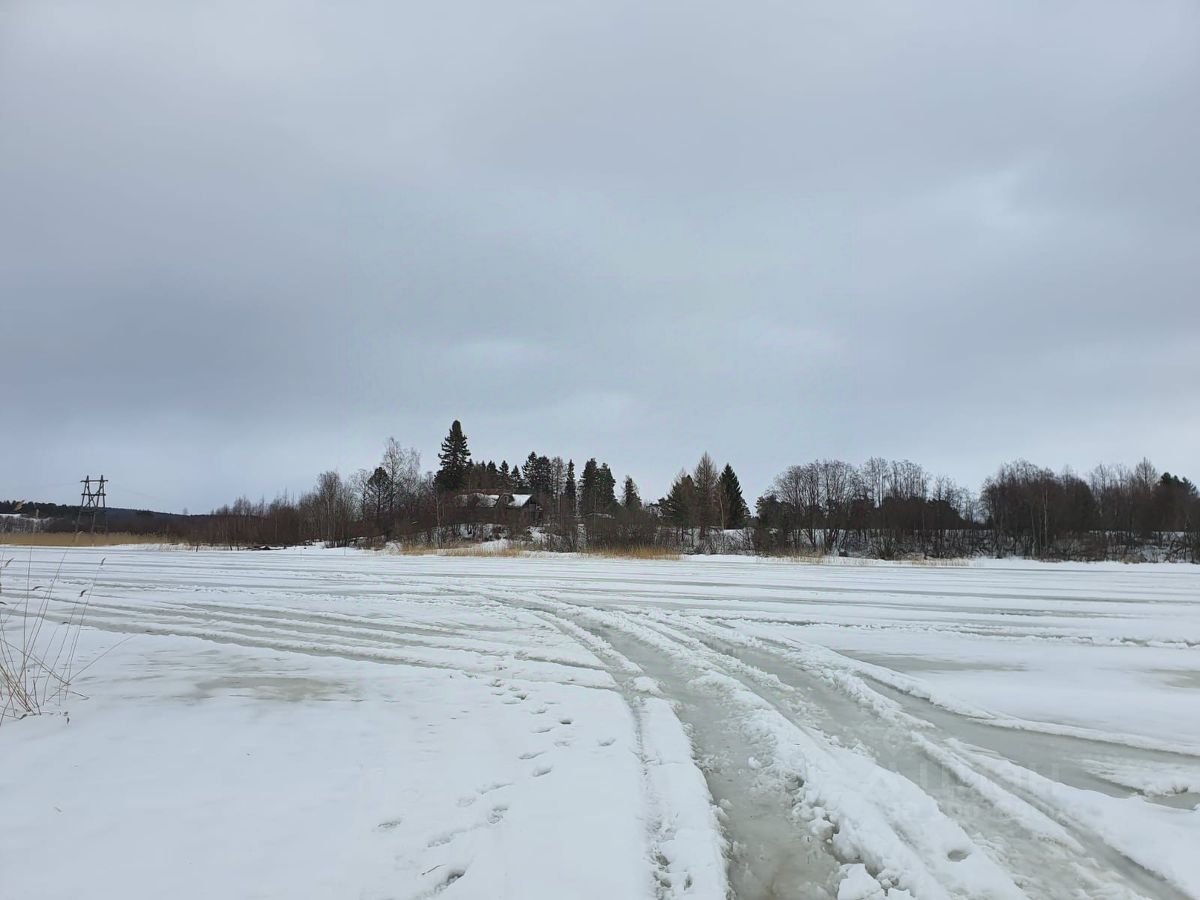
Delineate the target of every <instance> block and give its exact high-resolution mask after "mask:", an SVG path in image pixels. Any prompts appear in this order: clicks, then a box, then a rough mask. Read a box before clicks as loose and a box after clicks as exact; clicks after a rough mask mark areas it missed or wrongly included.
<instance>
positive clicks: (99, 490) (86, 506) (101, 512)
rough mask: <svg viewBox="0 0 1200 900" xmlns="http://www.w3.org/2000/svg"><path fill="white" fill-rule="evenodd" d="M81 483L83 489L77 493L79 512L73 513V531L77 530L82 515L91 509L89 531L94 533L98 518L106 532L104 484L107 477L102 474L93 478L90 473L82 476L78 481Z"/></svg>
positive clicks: (105, 493) (106, 509)
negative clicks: (96, 478) (97, 477)
mask: <svg viewBox="0 0 1200 900" xmlns="http://www.w3.org/2000/svg"><path fill="white" fill-rule="evenodd" d="M79 483H80V484H82V485H83V490H82V491H81V492H80V495H79V512H78V513H76V515H75V531H76V533H78V532H79V525H80V523H81V522H82V521H83V517H84V515H86V513H87V511H88V510H91V511H92V525H91V533H92V534H95V533H96V521H97V519H99V521H100V525H101V527H102V528H103V529H104V533H105V534H107V533H108V506H107V496H108V495H107V492H106V491H105V487H104V486H105V485H106V484H108V479H107V478H105V477H104V476H103V475H101V476H100V478H99V480H94V479H93V478H92V476H91V475H86V476H84V477H83V478H82V479H81V480H80V482H79Z"/></svg>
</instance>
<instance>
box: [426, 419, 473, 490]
mask: <svg viewBox="0 0 1200 900" xmlns="http://www.w3.org/2000/svg"><path fill="white" fill-rule="evenodd" d="M438 461H439V462H440V463H441V468H439V469H438V473H437V476H436V477H435V478H434V484H436V485H437V488H438V490H440V491H442V492H443V493H445V492H447V491H457V490H459V489H461V488H462V486H463V484H464V483H465V481H466V479H467V474H468V473H469V472H470V467H471V451H470V449H469V448H468V447H467V436H466V435H465V434H463V430H462V423H461V422H459V421H458V419H455V420H454V421H453V422H452V423H451V425H450V433H449V434H448V435H446V438H445V440H443V441H442V449H441V452H440V453H438Z"/></svg>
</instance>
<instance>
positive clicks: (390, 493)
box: [0, 421, 1200, 563]
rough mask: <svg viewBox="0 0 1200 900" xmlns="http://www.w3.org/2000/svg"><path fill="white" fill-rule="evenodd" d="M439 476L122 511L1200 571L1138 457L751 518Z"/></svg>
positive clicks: (396, 452)
mask: <svg viewBox="0 0 1200 900" xmlns="http://www.w3.org/2000/svg"><path fill="white" fill-rule="evenodd" d="M438 463H439V465H438V469H437V471H436V472H422V471H421V459H420V454H419V453H418V452H417V451H416V450H414V449H411V448H406V447H403V446H402V445H401V444H400V443H399V442H397V441H396V440H395V439H394V438H392V439H389V440H388V442H387V444H386V446H385V448H384V452H383V455H382V458H381V460H380V462H379V464H378V465H377V466H376V467H375V468H374V469H373V470H372V469H360V470H359V471H357V472H355V473H354V474H353V475H351V476H350V477H348V478H346V477H343V476H342V475H340V474H339V473H338V472H335V471H328V472H323V473H322V474H321V475H320V476H319V477H318V478H317V483H316V485H315V486H314V488H313V489H312V490H311V491H309V492H307V493H304V494H302V495H301V496H299V497H290V496H281V497H277V498H276V499H274V500H271V501H267V500H259V501H251V500H249V499H247V498H244V497H243V498H240V499H238V500H236V501H235V502H233V503H232V504H229V505H227V506H222V507H220V508H219V509H216V510H214V511H213V512H212V513H209V514H206V515H192V516H187V515H173V514H162V513H149V512H147V511H144V510H143V511H136V512H137V517H138V518H140V521H141V522H142V523H143V525H147V526H148V530H149V531H151V532H152V533H156V534H162V535H163V536H164V538H168V539H171V540H176V541H180V542H184V543H187V544H190V545H192V546H196V547H200V546H219V547H230V548H239V547H282V546H290V545H297V544H304V543H310V542H314V541H321V542H326V543H331V544H335V545H349V544H354V545H358V546H363V547H374V548H384V547H393V548H394V547H400V548H402V549H412V550H422V549H429V548H438V547H447V546H462V545H464V544H465V545H470V544H471V543H478V542H482V541H487V540H493V539H498V538H504V539H507V540H508V541H509V545H510V546H512V547H525V548H528V549H538V550H547V551H580V550H588V551H592V552H631V553H633V554H634V555H637V553H638V551H639V550H641V551H645V552H644V554H643V555H653V551H665V552H669V551H675V552H681V553H756V554H762V555H780V556H808V557H814V556H816V557H819V556H823V555H833V554H836V555H843V556H858V557H871V558H878V559H904V558H925V559H958V558H964V557H971V556H982V555H988V556H996V557H1004V556H1014V555H1015V556H1024V557H1029V558H1035V559H1047V560H1123V561H1130V562H1135V561H1146V560H1163V561H1180V562H1193V563H1194V562H1198V561H1200V494H1198V492H1197V489H1196V486H1195V484H1193V482H1191V481H1190V480H1189V479H1187V478H1182V477H1178V476H1176V475H1173V474H1171V473H1169V472H1162V473H1160V472H1158V471H1157V470H1156V469H1155V467H1154V466H1153V465H1152V464H1151V463H1150V461H1149V460H1142V461H1141V462H1140V463H1138V464H1137V465H1135V466H1133V467H1132V468H1127V467H1125V466H1121V465H1099V466H1097V467H1096V468H1094V469H1093V470H1092V471H1091V472H1089V473H1088V474H1087V475H1086V476H1082V477H1081V476H1079V475H1076V474H1074V473H1073V472H1071V471H1070V470H1065V471H1063V472H1058V473H1055V472H1053V471H1051V470H1050V469H1046V468H1042V467H1039V466H1036V465H1033V464H1032V463H1029V462H1026V461H1024V460H1019V461H1017V462H1010V463H1005V464H1003V465H1002V466H1000V468H999V469H998V470H997V472H996V473H995V474H994V475H992V476H991V477H990V478H988V479H987V480H986V481H985V482H984V484H983V485H982V487H981V489H980V491H979V493H978V494H975V493H973V492H972V491H970V490H969V489H967V488H965V487H963V486H961V485H958V484H956V483H955V482H954V481H952V480H951V479H949V478H945V477H941V476H934V475H932V474H931V473H929V472H927V471H926V470H925V469H924V468H922V467H921V466H920V465H918V464H916V463H913V462H909V461H907V460H903V461H890V460H885V459H881V458H878V457H873V458H871V459H868V460H867V461H866V462H865V463H863V464H862V465H860V466H854V465H851V464H849V463H846V462H842V461H840V460H828V459H826V460H817V461H814V462H810V463H807V464H803V465H793V466H789V467H787V468H786V469H784V470H783V471H782V472H781V473H780V474H779V475H778V476H776V478H775V479H774V481H773V482H772V484H771V487H770V488H769V489H768V490H767V492H766V493H764V494H763V496H761V497H759V498H758V500H757V501H756V503H755V507H754V510H753V512H751V510H750V509H749V507H748V505H747V503H746V501H745V499H744V497H743V495H742V489H741V485H740V483H739V481H738V477H737V475H736V473H735V472H734V470H733V467H732V466H730V465H729V464H725V465H724V466H723V467H719V466H718V465H717V464H716V463H715V462H714V461H713V460H712V458H711V457H710V456H709V455H708V454H707V453H705V454H703V455H702V456H701V458H700V460H699V462H697V463H696V465H695V466H694V467H693V468H692V469H691V470H690V471H688V470H684V471H681V472H680V473H679V474H678V475H677V476H676V478H675V480H674V482H673V483H672V485H671V488H670V490H669V491H668V493H667V495H666V496H665V497H662V498H660V499H659V500H657V501H654V502H650V503H644V502H643V501H642V498H641V496H640V494H639V491H638V487H637V485H636V483H635V482H634V480H633V478H632V477H628V476H627V477H625V478H624V479H623V481H622V482H621V483H620V486H619V487H618V483H617V480H616V478H615V477H614V475H613V473H612V471H611V469H610V468H609V466H608V465H607V464H605V463H602V462H597V460H596V459H595V458H592V459H588V460H587V461H586V462H585V463H584V465H583V467H582V470H581V471H580V472H579V473H578V474H577V473H576V469H575V463H574V460H563V458H562V457H560V456H555V457H549V456H546V455H541V454H538V453H536V452H531V453H530V454H529V456H528V457H526V459H525V460H524V461H523V462H521V463H516V464H513V465H512V466H511V467H510V465H509V463H508V462H507V461H501V462H500V463H499V464H496V463H495V462H494V461H491V460H485V461H478V460H473V459H472V455H471V451H470V448H469V446H468V441H467V436H466V434H465V433H464V432H463V429H462V426H461V424H460V423H459V422H458V421H455V422H454V423H453V425H452V426H451V428H450V431H449V433H448V434H447V436H446V438H445V440H443V441H442V445H441V450H440V452H439V453H438ZM43 507H45V508H49V509H50V512H49V513H46V512H43V513H42V515H43V516H44V517H45V522H44V523H43V524H44V527H45V529H46V530H50V531H55V530H57V531H67V530H71V529H72V528H73V527H74V512H75V510H74V509H73V508H68V507H61V508H55V507H54V506H53V504H44V505H43ZM0 512H8V513H12V512H19V513H21V514H22V515H30V505H29V504H25V505H22V504H20V503H15V502H9V503H0ZM124 512H134V511H129V510H126V511H124ZM0 521H3V520H0ZM10 527H11V521H10ZM144 530H146V529H144Z"/></svg>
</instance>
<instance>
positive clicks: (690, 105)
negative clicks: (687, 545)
mask: <svg viewBox="0 0 1200 900" xmlns="http://www.w3.org/2000/svg"><path fill="white" fill-rule="evenodd" d="M1198 26H1200V12H1198V11H1197V8H1196V7H1195V5H1194V4H1191V3H1186V2H1164V3H1157V4H1154V5H1153V6H1150V7H1147V6H1146V5H1145V4H1138V3H1133V2H1100V3H1094V4H1087V5H1086V6H1085V5H1080V4H1058V5H1053V6H1049V5H1046V4H1041V3H1033V2H1015V3H1005V4H995V3H982V2H967V3H962V4H954V5H951V6H946V5H935V4H923V3H920V4H910V5H908V6H905V7H898V6H896V5H895V4H889V3H883V2H878V3H873V2H869V3H863V4H853V5H845V4H842V5H829V4H812V3H799V4H795V3H792V4H783V3H773V2H761V3H752V4H742V5H740V6H739V7H738V8H737V9H736V10H734V9H733V8H731V7H730V8H723V7H719V6H715V5H703V4H702V5H696V4H694V3H692V4H684V3H667V4H640V3H632V2H629V3H611V4H588V3H578V2H567V3H561V4H553V5H549V6H548V5H545V4H533V3H513V4H501V5H497V4H487V3H473V4H472V3H468V4H450V5H447V4H440V5H439V4H434V5H432V6H431V5H428V4H425V5H418V4H394V3H383V2H364V3H359V4H353V5H350V6H346V5H337V6H333V5H327V4H301V5H299V6H297V5H296V4H284V3H275V2H269V3H268V2H256V3H252V4H245V3H216V4H205V5H204V6H201V7H196V6H189V5H186V4H176V3H150V2H142V0H122V2H117V0H113V2H102V3H62V2H37V3H34V2H16V3H12V4H9V5H7V6H6V7H5V8H4V10H3V11H0V122H2V123H4V124H3V127H2V128H0V196H2V197H3V198H4V202H3V203H2V204H0V304H2V308H3V315H2V318H0V328H2V329H3V336H4V339H5V340H4V346H5V351H4V352H5V372H6V375H5V378H4V391H3V394H4V398H5V401H6V403H5V419H6V424H9V426H10V429H11V428H12V427H14V426H15V427H16V428H17V429H19V431H20V433H22V434H32V435H37V436H38V438H37V440H36V441H24V440H23V441H13V440H11V439H9V440H5V441H3V442H0V495H3V496H9V495H12V496H17V495H31V494H32V495H39V496H40V495H42V494H45V493H46V490H45V488H46V486H47V485H56V484H67V485H69V484H71V483H72V482H73V480H74V479H75V478H77V477H79V476H80V475H81V474H83V473H84V472H86V471H88V470H95V469H96V468H97V467H104V468H105V469H106V471H107V472H108V474H110V475H111V476H112V477H113V478H114V492H116V493H119V490H120V488H122V487H124V488H127V489H128V490H129V491H131V492H134V491H136V492H140V493H141V495H142V496H145V497H154V498H157V499H156V500H154V504H158V505H164V504H165V505H168V506H170V507H173V508H178V507H180V506H184V505H187V506H189V507H191V508H193V509H197V508H205V507H207V506H211V505H213V504H215V503H218V502H221V501H224V500H225V499H228V498H229V497H230V496H232V495H233V494H236V493H240V492H250V493H254V494H257V493H259V492H266V493H268V494H269V493H272V492H274V491H275V490H279V489H282V488H289V489H292V490H297V489H300V488H302V487H303V486H305V484H306V483H307V482H308V481H309V480H310V479H311V478H312V476H313V475H315V473H316V472H317V471H318V470H320V469H322V468H326V467H329V466H340V467H341V468H342V469H343V470H344V471H348V470H350V469H353V468H357V467H358V466H364V465H369V464H371V463H372V462H374V460H375V457H376V455H377V454H378V451H379V449H380V447H381V445H382V442H383V440H384V438H385V437H386V436H387V435H389V434H395V435H396V436H397V437H398V438H399V439H400V440H402V441H403V442H405V443H411V444H415V445H417V446H418V447H420V448H421V449H422V450H423V451H424V453H425V457H426V461H427V462H431V461H432V454H433V452H434V450H435V449H436V446H437V441H438V440H439V439H440V437H441V434H442V432H443V431H444V430H445V428H446V426H447V425H448V423H449V420H450V419H451V418H454V417H458V418H461V419H463V421H464V424H465V426H466V428H467V431H468V434H469V435H470V437H471V439H472V443H473V445H474V447H475V449H476V452H477V453H481V454H484V455H487V456H494V457H496V458H501V457H507V458H508V459H510V460H512V459H514V458H519V457H523V456H524V455H525V454H526V453H528V451H529V450H530V449H533V448H537V449H538V450H540V451H544V452H550V453H562V454H563V455H570V456H574V457H575V458H576V459H577V460H580V459H581V458H586V456H590V455H598V456H600V457H602V458H606V459H608V460H609V461H610V462H611V463H612V464H613V466H614V468H615V469H616V470H617V471H618V473H624V472H625V471H629V472H631V473H632V474H633V475H634V476H635V478H637V479H638V480H639V482H641V483H642V484H643V488H644V493H645V494H646V495H648V496H652V495H657V494H658V493H659V492H661V491H662V490H663V489H664V488H665V485H666V482H667V480H668V479H669V477H670V476H671V474H672V473H673V472H674V471H675V470H677V469H678V468H679V467H680V466H681V465H684V464H688V463H691V462H693V461H694V458H695V457H696V456H697V455H698V454H699V452H700V451H701V450H703V449H708V450H710V451H711V452H713V454H714V455H715V456H716V457H718V458H719V459H720V460H722V461H723V460H724V459H726V458H728V459H730V460H731V461H732V462H733V463H734V465H735V466H736V467H738V469H739V472H740V473H741V474H742V480H743V483H744V484H745V485H746V487H747V489H748V490H749V491H751V492H754V491H758V490H760V489H761V488H763V487H764V486H765V484H766V482H767V481H768V479H769V478H770V477H771V475H772V474H773V473H774V472H775V471H777V470H778V469H780V468H782V467H783V466H784V465H786V464H789V463H791V462H795V461H799V460H803V459H807V458H811V457H814V456H826V455H831V456H841V457H845V458H848V459H851V460H859V459H862V458H863V457H865V456H867V455H871V454H875V453H880V454H886V455H895V456H909V457H912V458H914V459H918V460H921V461H923V462H926V463H928V464H929V465H930V466H933V467H937V468H939V469H941V470H943V471H945V472H947V473H948V474H951V475H954V476H956V477H959V478H961V479H963V480H965V481H967V482H968V483H976V482H977V481H978V479H979V478H981V477H982V476H983V475H984V474H986V473H987V472H988V471H990V470H991V468H992V467H993V466H995V465H996V464H997V463H998V462H1000V461H1001V460H1002V459H1004V458H1008V457H1011V456H1015V455H1019V454H1025V455H1030V456H1033V457H1036V458H1037V459H1038V460H1039V461H1041V462H1044V463H1045V464H1049V465H1053V466H1059V465H1062V464H1067V463H1070V464H1073V465H1075V466H1077V467H1085V466H1088V465H1090V464H1091V463H1093V462H1096V461H1099V460H1101V459H1119V458H1125V459H1132V458H1134V457H1136V456H1140V455H1141V454H1143V453H1145V454H1149V455H1150V456H1152V457H1153V458H1154V459H1155V460H1156V461H1158V462H1159V464H1160V465H1162V466H1165V467H1169V468H1171V469H1173V470H1182V471H1185V472H1189V471H1190V472H1192V473H1193V474H1200V465H1198V463H1200V434H1198V433H1197V428H1196V425H1195V417H1194V414H1192V413H1190V412H1189V409H1190V405H1191V404H1192V396H1193V394H1194V392H1195V388H1196V386H1197V385H1198V384H1200V361H1198V360H1200V352H1198V351H1200V304H1197V303H1196V302H1195V298H1194V296H1193V294H1194V285H1195V284H1197V283H1200V277H1198V276H1200V252H1198V251H1200V246H1198V244H1200V179H1196V178H1195V173H1194V168H1195V166H1194V163H1193V161H1192V159H1191V157H1192V155H1193V153H1194V147H1195V146H1196V145H1197V144H1198V143H1200V140H1198V139H1200V117H1197V116H1196V115H1195V107H1196V102H1197V99H1200V98H1198V94H1200V91H1198V89H1200V27H1198ZM181 473H186V474H181ZM57 490H59V489H58V488H54V489H52V490H50V493H51V494H53V496H47V497H46V499H65V498H69V496H70V494H69V491H67V493H65V494H63V493H54V491H57ZM125 499H126V500H127V501H128V502H131V503H133V502H136V499H135V496H134V495H128V496H126V497H125ZM147 502H149V501H147ZM154 504H151V505H154Z"/></svg>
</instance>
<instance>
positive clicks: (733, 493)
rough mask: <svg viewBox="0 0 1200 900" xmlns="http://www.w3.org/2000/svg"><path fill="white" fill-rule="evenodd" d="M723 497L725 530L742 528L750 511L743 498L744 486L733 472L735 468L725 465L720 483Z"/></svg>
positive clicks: (722, 508) (722, 509)
mask: <svg viewBox="0 0 1200 900" xmlns="http://www.w3.org/2000/svg"><path fill="white" fill-rule="evenodd" d="M719 490H720V497H721V513H722V517H723V518H724V520H725V521H724V522H723V523H722V526H723V527H724V528H741V527H742V526H743V525H745V524H746V519H747V517H748V516H749V515H750V510H749V508H747V506H746V499H745V498H744V497H743V496H742V485H741V482H740V481H738V477H737V475H736V474H735V473H734V471H733V466H731V465H729V463H726V464H725V469H724V470H723V471H722V472H721V479H720V483H719Z"/></svg>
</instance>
